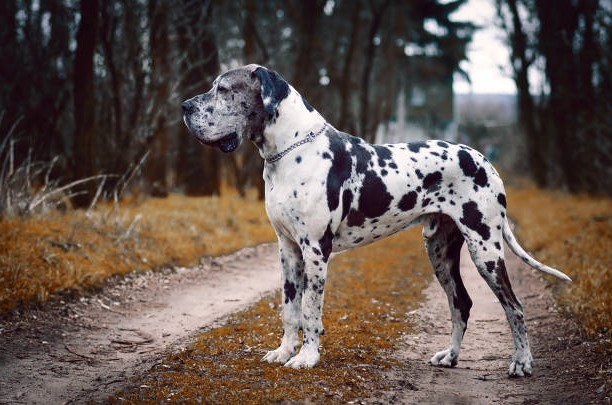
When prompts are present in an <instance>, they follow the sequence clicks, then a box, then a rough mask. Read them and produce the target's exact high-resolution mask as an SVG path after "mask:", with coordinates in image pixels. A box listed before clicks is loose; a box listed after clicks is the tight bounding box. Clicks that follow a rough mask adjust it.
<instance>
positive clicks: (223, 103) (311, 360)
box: [182, 65, 570, 376]
mask: <svg viewBox="0 0 612 405" xmlns="http://www.w3.org/2000/svg"><path fill="white" fill-rule="evenodd" d="M182 108H183V111H184V121H185V124H186V125H187V127H188V128H189V130H190V131H191V132H192V133H193V135H195V137H196V138H197V139H198V140H199V141H200V142H201V143H203V144H205V145H211V146H215V147H218V148H219V149H221V150H222V151H223V152H231V151H233V150H235V149H236V148H237V147H238V146H239V144H240V142H241V141H242V140H243V139H244V138H249V139H250V140H251V141H253V143H254V144H255V145H256V146H257V148H258V149H259V153H260V155H261V157H262V158H263V159H264V160H265V165H264V173H263V176H264V180H265V205H266V211H267V213H268V216H269V218H270V221H271V223H272V226H273V227H274V230H275V231H276V234H277V236H278V243H279V251H280V261H281V267H282V276H281V283H282V285H283V290H282V292H283V293H282V302H283V306H282V322H283V332H284V333H283V338H282V342H281V344H280V346H279V347H278V348H277V349H276V350H272V351H270V352H268V353H267V354H266V355H265V356H264V358H263V360H265V361H268V362H279V363H284V364H285V365H286V366H288V367H293V368H307V367H314V366H315V365H316V364H317V363H318V362H319V358H320V354H319V337H320V335H322V334H323V324H322V322H321V314H322V308H323V291H324V288H325V279H326V275H327V265H328V261H329V258H330V254H331V253H332V252H338V251H342V250H345V249H350V248H354V247H357V246H363V245H366V244H368V243H371V242H373V241H376V240H378V239H380V238H384V237H386V236H389V235H391V234H393V233H396V232H399V231H401V230H403V229H406V228H409V227H411V226H413V225H417V224H421V225H423V237H424V239H425V245H426V248H427V254H428V255H429V259H430V261H431V264H432V266H433V269H434V272H435V274H436V277H437V278H438V280H439V282H440V284H441V285H442V288H443V289H444V291H445V292H446V294H447V296H448V302H449V305H450V311H451V319H452V330H451V339H450V345H449V347H448V348H447V349H446V350H443V351H441V352H438V353H436V354H435V355H434V356H433V357H432V358H431V360H430V362H431V364H433V365H437V366H443V367H453V366H455V365H457V360H458V357H459V350H460V346H461V341H462V339H463V335H464V333H465V330H466V326H467V321H468V317H469V312H470V307H471V305H472V301H471V300H470V297H469V295H468V293H467V291H466V289H465V287H464V285H463V282H462V280H461V275H460V273H459V252H460V249H461V246H462V245H463V243H464V242H466V243H467V246H468V249H469V253H470V255H471V258H472V260H473V261H474V263H475V265H476V267H477V269H478V272H479V273H480V275H481V276H482V277H483V278H484V279H485V280H486V282H487V283H488V285H489V286H490V287H491V289H492V290H493V292H494V293H495V295H496V296H497V298H498V299H499V302H500V303H501V305H502V306H503V308H504V311H505V313H506V317H507V318H508V322H509V323H510V329H511V331H512V337H513V340H514V354H513V355H512V363H511V364H510V368H509V371H508V372H509V374H510V376H525V375H530V374H531V372H532V356H531V351H530V348H529V342H528V340H527V328H526V326H525V319H524V316H523V309H522V306H521V303H520V302H519V300H518V298H517V297H516V296H515V295H514V293H513V291H512V288H511V286H510V282H509V280H508V275H507V273H506V267H505V262H504V248H503V245H502V243H503V240H505V241H506V243H507V244H508V246H510V248H511V249H512V251H513V252H514V253H516V254H517V255H518V256H519V257H520V258H521V259H522V260H523V261H524V262H525V263H527V264H528V265H530V266H531V267H533V268H535V269H537V270H540V271H543V272H545V273H549V274H552V275H554V276H557V277H559V278H561V279H564V280H568V281H569V280H570V279H569V277H567V276H566V275H565V274H563V273H561V272H560V271H558V270H555V269H552V268H550V267H547V266H545V265H543V264H541V263H539V262H538V261H536V260H535V259H533V258H532V257H531V256H529V255H528V254H527V253H526V252H525V251H524V250H523V249H522V248H521V246H520V245H519V244H518V243H517V241H516V239H515V238H514V236H513V234H512V231H511V230H510V226H509V225H508V220H507V218H506V196H505V192H504V187H503V184H502V181H501V179H500V177H499V175H498V174H497V172H496V171H495V169H494V168H493V166H492V165H491V164H490V163H489V162H488V161H487V160H486V159H485V158H484V157H483V156H482V155H481V154H480V153H478V152H477V151H475V150H473V149H471V148H469V147H468V146H465V145H458V144H454V143H451V142H446V141H426V142H416V143H403V144H387V145H370V144H368V143H366V142H365V141H363V140H362V139H361V138H358V137H354V136H351V135H348V134H346V133H343V132H340V131H338V130H336V129H335V128H334V127H333V126H331V125H330V124H329V123H327V122H326V121H325V119H324V118H323V117H322V116H321V115H320V114H319V113H318V112H317V111H316V110H315V109H314V108H313V107H312V106H311V105H310V104H309V103H308V102H307V101H306V100H305V99H304V98H303V97H302V96H301V95H300V94H299V93H298V92H297V91H296V90H295V89H294V88H293V87H292V86H290V85H289V84H288V83H287V82H286V81H285V80H283V78H282V77H281V76H280V75H279V74H277V73H276V72H274V71H272V70H269V69H266V68H265V67H262V66H258V65H248V66H245V67H242V68H239V69H235V70H230V71H228V72H226V73H224V74H222V75H221V76H219V77H218V78H217V79H216V80H215V81H214V83H213V87H212V89H211V90H210V91H208V92H207V93H204V94H201V95H198V96H195V97H193V98H191V99H189V100H187V101H185V102H183V103H182ZM300 329H302V332H303V338H302V347H301V349H300V350H299V352H298V348H299V338H298V332H299V330H300Z"/></svg>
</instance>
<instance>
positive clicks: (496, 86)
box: [451, 0, 516, 94]
mask: <svg viewBox="0 0 612 405" xmlns="http://www.w3.org/2000/svg"><path fill="white" fill-rule="evenodd" d="M451 18H452V19H454V20H456V21H466V20H467V21H471V22H473V23H475V24H476V25H479V26H481V27H482V28H481V29H479V30H477V31H476V32H475V34H474V37H473V40H472V43H471V45H470V46H469V48H468V53H467V55H468V59H469V60H467V61H463V62H462V63H461V65H460V66H461V67H462V68H463V69H464V70H465V71H466V72H468V74H469V75H470V78H471V80H472V83H471V85H470V84H469V83H468V82H467V81H466V80H465V79H464V78H463V77H461V76H460V75H457V74H456V75H455V80H454V84H453V90H454V91H455V93H456V94H466V93H478V94H485V93H493V94H516V86H515V84H514V81H513V80H512V78H510V76H509V75H508V74H507V73H503V72H502V69H500V66H503V67H504V68H505V70H506V71H507V70H508V67H509V52H510V51H509V49H508V48H507V46H506V45H505V44H504V42H503V39H502V38H503V35H504V34H503V32H502V31H501V29H500V28H497V27H495V25H494V20H495V5H494V1H493V0H468V2H467V3H466V4H465V5H464V6H463V7H461V8H460V9H459V10H457V11H456V12H455V13H453V14H452V15H451Z"/></svg>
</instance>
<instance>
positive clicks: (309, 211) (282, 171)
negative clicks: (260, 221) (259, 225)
mask: <svg viewBox="0 0 612 405" xmlns="http://www.w3.org/2000/svg"><path fill="white" fill-rule="evenodd" d="M298 157H299V159H298ZM287 158H289V156H287ZM318 161H319V163H318V164H314V162H315V158H314V157H312V156H309V155H307V154H295V156H291V160H289V159H288V161H287V162H283V165H275V166H266V168H265V170H264V181H265V192H266V195H265V206H266V212H267V214H268V217H269V219H270V222H271V223H272V225H273V226H274V228H275V229H276V230H277V232H281V233H283V234H285V235H286V236H295V235H298V234H301V233H303V232H304V228H305V227H306V224H307V223H308V227H312V226H313V225H314V224H313V222H316V221H317V218H320V219H321V221H322V223H323V222H325V221H323V217H326V218H327V221H329V214H327V215H321V214H322V209H324V208H325V205H324V204H325V203H326V201H327V200H326V195H325V180H326V174H327V172H328V171H329V166H330V163H329V162H325V161H323V160H321V159H318ZM307 162H310V165H307V164H306V163H307ZM325 224H326V222H325Z"/></svg>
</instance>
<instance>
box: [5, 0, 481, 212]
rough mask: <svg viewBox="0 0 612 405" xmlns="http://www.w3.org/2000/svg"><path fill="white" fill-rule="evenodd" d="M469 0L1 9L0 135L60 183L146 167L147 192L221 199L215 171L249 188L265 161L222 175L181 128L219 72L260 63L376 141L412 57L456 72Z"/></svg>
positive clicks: (245, 156)
mask: <svg viewBox="0 0 612 405" xmlns="http://www.w3.org/2000/svg"><path fill="white" fill-rule="evenodd" d="M463 3H465V0H458V1H451V2H440V1H437V0H415V1H410V2H408V1H398V0H396V1H393V0H355V1H353V0H336V1H331V0H329V1H328V0H287V1H280V0H270V1H256V0H238V1H223V0H181V1H169V0H108V1H102V0H82V1H77V0H38V1H35V0H3V1H2V2H0V19H1V21H0V46H1V60H2V61H3V63H1V64H0V86H1V88H0V112H2V121H1V122H0V134H1V135H0V136H2V137H3V138H5V137H6V136H7V134H8V133H9V132H10V131H9V129H10V128H11V126H12V125H14V123H15V122H18V125H17V127H16V128H17V131H16V132H17V133H18V134H19V142H17V144H16V148H15V155H16V156H17V159H19V158H21V159H23V158H25V157H26V156H35V157H36V159H40V160H50V159H53V158H54V157H55V156H62V159H60V160H59V161H58V162H57V163H56V165H55V167H54V169H53V173H54V175H55V176H62V177H64V178H66V179H79V178H87V177H89V176H93V175H96V174H99V173H108V174H117V175H121V174H124V173H127V172H129V171H130V170H133V169H134V167H135V166H136V165H137V163H138V162H144V163H143V164H142V165H141V166H140V167H139V170H141V171H142V176H139V179H140V184H139V186H140V187H141V188H142V189H143V190H144V191H146V192H148V193H150V194H152V195H164V194H165V193H167V191H168V189H170V188H172V189H179V190H183V191H184V192H186V193H187V194H192V195H206V194H214V193H219V188H220V177H221V175H222V174H221V171H224V174H223V175H225V176H230V177H231V178H233V179H234V181H235V184H236V185H237V186H238V187H239V188H240V189H244V188H245V187H246V186H247V184H249V183H251V184H252V183H254V182H256V181H257V179H259V178H260V177H261V170H260V168H259V167H258V166H259V165H261V162H260V159H258V158H257V157H255V156H254V155H255V154H254V153H253V150H252V148H250V147H243V148H241V149H242V152H241V153H239V154H236V155H235V156H232V157H231V158H228V157H224V158H223V160H227V159H230V164H229V165H228V166H227V167H224V168H221V166H220V162H221V159H220V156H219V152H218V151H215V150H212V149H209V148H202V147H201V146H200V145H199V144H197V142H195V140H194V139H192V137H191V136H189V135H188V134H187V132H186V130H185V129H184V128H183V125H182V122H181V113H180V109H179V105H180V102H181V101H182V100H184V99H186V98H188V97H191V96H193V95H195V94H198V93H201V92H203V91H206V90H207V89H208V88H209V86H210V85H211V81H212V79H214V77H215V76H216V75H218V74H219V73H220V71H222V70H225V69H227V68H229V67H235V66H238V65H241V64H246V63H259V64H265V65H269V66H270V67H272V68H274V69H275V70H278V71H279V72H282V74H283V75H284V76H285V77H286V78H287V79H288V80H289V81H291V82H292V84H293V85H294V86H295V87H296V88H298V89H300V90H301V92H302V93H304V94H303V95H304V96H305V97H306V98H307V99H309V100H311V102H312V103H313V104H315V107H316V108H318V109H319V110H321V111H322V113H324V114H325V115H326V116H327V117H328V118H329V119H330V120H331V121H332V122H334V123H336V124H337V125H338V126H339V127H341V128H344V129H346V130H351V131H354V132H358V133H361V134H362V135H363V136H364V137H369V138H372V137H373V135H374V132H375V128H376V126H377V125H378V123H380V122H383V121H384V120H388V118H389V116H390V115H391V114H392V113H393V112H392V107H393V106H392V105H391V101H392V100H394V99H395V97H396V91H397V90H396V89H395V88H394V84H395V83H396V82H397V77H398V72H397V71H398V69H397V66H398V65H399V63H402V60H403V59H406V58H408V56H407V55H406V53H405V52H404V50H405V47H406V46H408V45H409V44H412V45H415V46H417V48H418V49H422V50H425V49H426V48H427V49H430V50H431V49H433V52H430V53H433V54H434V56H435V57H437V58H440V59H441V60H443V61H444V65H445V66H446V67H447V69H449V71H450V72H452V71H455V70H457V69H458V65H459V62H460V61H461V60H462V59H464V58H465V47H466V44H467V43H468V42H469V40H470V37H471V34H472V31H473V29H474V27H473V25H472V24H470V23H466V22H464V23H458V22H453V21H451V19H450V18H449V16H450V14H451V13H452V12H453V11H454V10H456V9H457V8H458V7H460V6H461V5H462V4H463ZM426 21H430V24H435V25H436V26H437V27H439V28H440V29H439V30H438V31H439V32H435V33H432V32H430V31H428V30H427V29H426V28H425V22H426ZM7 61H10V62H9V63H7ZM120 178H121V177H120V176H115V177H108V178H107V179H105V181H106V184H105V185H104V188H105V189H109V190H110V189H112V188H113V187H115V186H116V183H117V182H118V181H120V180H119V179H120ZM98 185H99V184H95V183H94V182H90V183H87V184H86V185H85V186H84V187H85V189H84V190H82V191H83V192H81V193H77V194H78V195H77V196H76V197H75V198H74V202H75V204H76V205H78V206H85V205H87V204H88V203H89V201H90V200H91V198H92V196H93V194H94V193H95V190H96V188H97V187H98Z"/></svg>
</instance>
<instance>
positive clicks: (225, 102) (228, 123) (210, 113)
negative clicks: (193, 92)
mask: <svg viewBox="0 0 612 405" xmlns="http://www.w3.org/2000/svg"><path fill="white" fill-rule="evenodd" d="M288 93H289V85H288V84H287V82H286V81H285V80H284V79H283V78H282V77H281V76H280V75H279V74H278V73H276V72H274V71H272V70H269V69H266V68H265V67H262V66H258V65H248V66H244V67H241V68H238V69H234V70H230V71H228V72H226V73H223V74H222V75H220V76H219V77H217V79H216V80H215V81H214V82H213V87H212V88H211V89H210V90H209V91H208V92H207V93H204V94H200V95H198V96H195V97H193V98H190V99H189V100H186V101H184V102H183V103H182V104H181V107H182V108H183V120H184V121H185V125H187V128H189V131H190V132H191V133H192V134H193V135H195V137H196V138H197V139H198V140H199V141H200V142H202V143H203V144H206V145H211V146H216V147H218V148H219V149H221V150H222V151H223V152H232V151H234V150H235V149H236V148H237V147H238V146H239V145H240V142H242V140H243V139H244V138H245V137H247V138H248V139H250V140H252V141H253V142H255V144H257V145H260V144H262V143H263V130H264V126H265V124H266V122H267V121H269V120H271V119H273V118H274V116H275V114H276V111H277V109H278V105H279V104H280V102H281V101H282V100H283V99H284V98H286V97H287V95H288Z"/></svg>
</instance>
